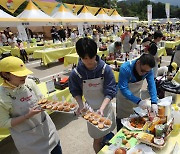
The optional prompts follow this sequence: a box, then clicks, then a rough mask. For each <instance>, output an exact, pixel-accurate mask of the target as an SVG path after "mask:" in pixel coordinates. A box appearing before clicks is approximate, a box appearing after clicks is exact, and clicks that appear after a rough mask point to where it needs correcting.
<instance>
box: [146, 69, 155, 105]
mask: <svg viewBox="0 0 180 154" xmlns="http://www.w3.org/2000/svg"><path fill="white" fill-rule="evenodd" d="M146 80H147V83H148V90H149V94H150V97H151V102H152V103H157V90H156V84H155V81H154V74H153V71H152V70H151V71H150V72H149V73H148V75H147V76H146Z"/></svg>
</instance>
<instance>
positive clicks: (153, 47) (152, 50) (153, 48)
mask: <svg viewBox="0 0 180 154" xmlns="http://www.w3.org/2000/svg"><path fill="white" fill-rule="evenodd" d="M149 53H150V54H151V55H153V56H155V55H156V53H157V46H156V45H155V44H154V43H152V44H151V45H150V47H149Z"/></svg>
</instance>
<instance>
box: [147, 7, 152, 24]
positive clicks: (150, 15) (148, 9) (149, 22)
mask: <svg viewBox="0 0 180 154" xmlns="http://www.w3.org/2000/svg"><path fill="white" fill-rule="evenodd" d="M147 18H148V26H150V24H151V22H152V5H148V6H147Z"/></svg>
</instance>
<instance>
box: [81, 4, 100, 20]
mask: <svg viewBox="0 0 180 154" xmlns="http://www.w3.org/2000/svg"><path fill="white" fill-rule="evenodd" d="M78 17H79V18H80V19H82V20H83V21H84V22H97V21H99V19H97V17H95V16H94V15H92V14H91V13H90V12H89V11H88V10H87V8H86V6H84V7H83V9H82V11H81V12H80V14H79V15H78Z"/></svg>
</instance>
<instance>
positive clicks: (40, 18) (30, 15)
mask: <svg viewBox="0 0 180 154" xmlns="http://www.w3.org/2000/svg"><path fill="white" fill-rule="evenodd" d="M17 17H18V18H19V19H22V20H25V21H32V22H53V21H55V20H54V19H53V18H51V17H50V16H48V15H47V14H45V13H44V12H42V11H41V10H39V9H38V8H37V7H36V6H35V5H34V4H33V2H32V1H31V0H30V1H29V3H28V5H27V7H26V8H25V10H24V11H23V12H22V13H21V14H19V15H18V16H17Z"/></svg>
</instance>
